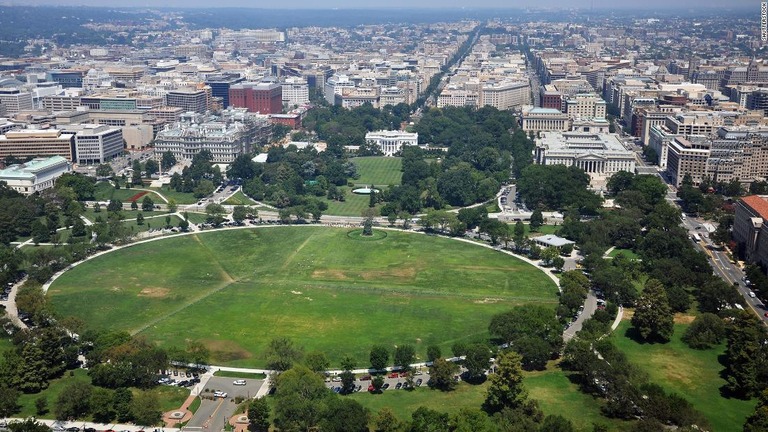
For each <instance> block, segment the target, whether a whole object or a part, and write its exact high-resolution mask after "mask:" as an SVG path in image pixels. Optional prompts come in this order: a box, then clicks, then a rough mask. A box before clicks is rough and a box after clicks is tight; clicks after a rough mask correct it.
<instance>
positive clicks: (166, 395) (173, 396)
mask: <svg viewBox="0 0 768 432" xmlns="http://www.w3.org/2000/svg"><path fill="white" fill-rule="evenodd" d="M133 391H134V393H136V392H139V391H140V390H137V389H133ZM149 391H151V392H152V393H154V394H156V395H157V400H158V402H160V411H162V412H166V411H171V410H175V409H178V408H179V407H181V405H182V404H183V403H184V401H185V400H187V398H188V397H189V389H185V388H180V387H172V386H165V385H161V386H157V387H155V388H153V389H152V390H149ZM198 400H199V399H198ZM198 406H199V404H198ZM193 412H194V411H193Z"/></svg>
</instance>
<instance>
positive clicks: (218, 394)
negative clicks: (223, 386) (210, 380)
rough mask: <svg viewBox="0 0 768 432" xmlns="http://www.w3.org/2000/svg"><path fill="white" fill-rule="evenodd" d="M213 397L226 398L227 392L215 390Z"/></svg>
mask: <svg viewBox="0 0 768 432" xmlns="http://www.w3.org/2000/svg"><path fill="white" fill-rule="evenodd" d="M213 397H215V398H226V397H227V392H223V391H219V390H216V391H215V392H213Z"/></svg>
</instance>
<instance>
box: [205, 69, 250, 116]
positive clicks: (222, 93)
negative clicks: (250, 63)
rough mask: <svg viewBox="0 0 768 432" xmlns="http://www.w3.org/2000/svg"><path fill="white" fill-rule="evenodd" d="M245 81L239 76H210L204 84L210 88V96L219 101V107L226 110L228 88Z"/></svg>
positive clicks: (227, 105)
mask: <svg viewBox="0 0 768 432" xmlns="http://www.w3.org/2000/svg"><path fill="white" fill-rule="evenodd" d="M243 81H245V78H244V77H241V76H240V75H239V74H223V75H212V76H209V77H208V79H206V80H205V84H206V85H207V86H209V87H211V96H213V97H214V98H220V99H221V107H222V108H224V109H226V108H228V107H229V106H230V104H229V88H230V87H231V86H233V85H235V84H237V83H241V82H243Z"/></svg>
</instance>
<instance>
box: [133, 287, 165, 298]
mask: <svg viewBox="0 0 768 432" xmlns="http://www.w3.org/2000/svg"><path fill="white" fill-rule="evenodd" d="M170 293H171V290H169V289H168V288H157V287H147V288H144V289H142V290H141V291H140V292H139V294H138V296H139V297H149V298H165V297H168V294H170Z"/></svg>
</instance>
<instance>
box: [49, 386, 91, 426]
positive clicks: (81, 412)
mask: <svg viewBox="0 0 768 432" xmlns="http://www.w3.org/2000/svg"><path fill="white" fill-rule="evenodd" d="M90 410H91V386H90V384H87V383H84V382H73V383H71V384H69V385H67V386H66V387H64V389H63V390H62V391H61V393H59V397H58V398H57V399H56V405H55V406H54V409H53V412H54V414H55V415H56V420H69V419H76V418H79V417H83V416H85V415H86V414H88V413H89V412H90Z"/></svg>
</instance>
